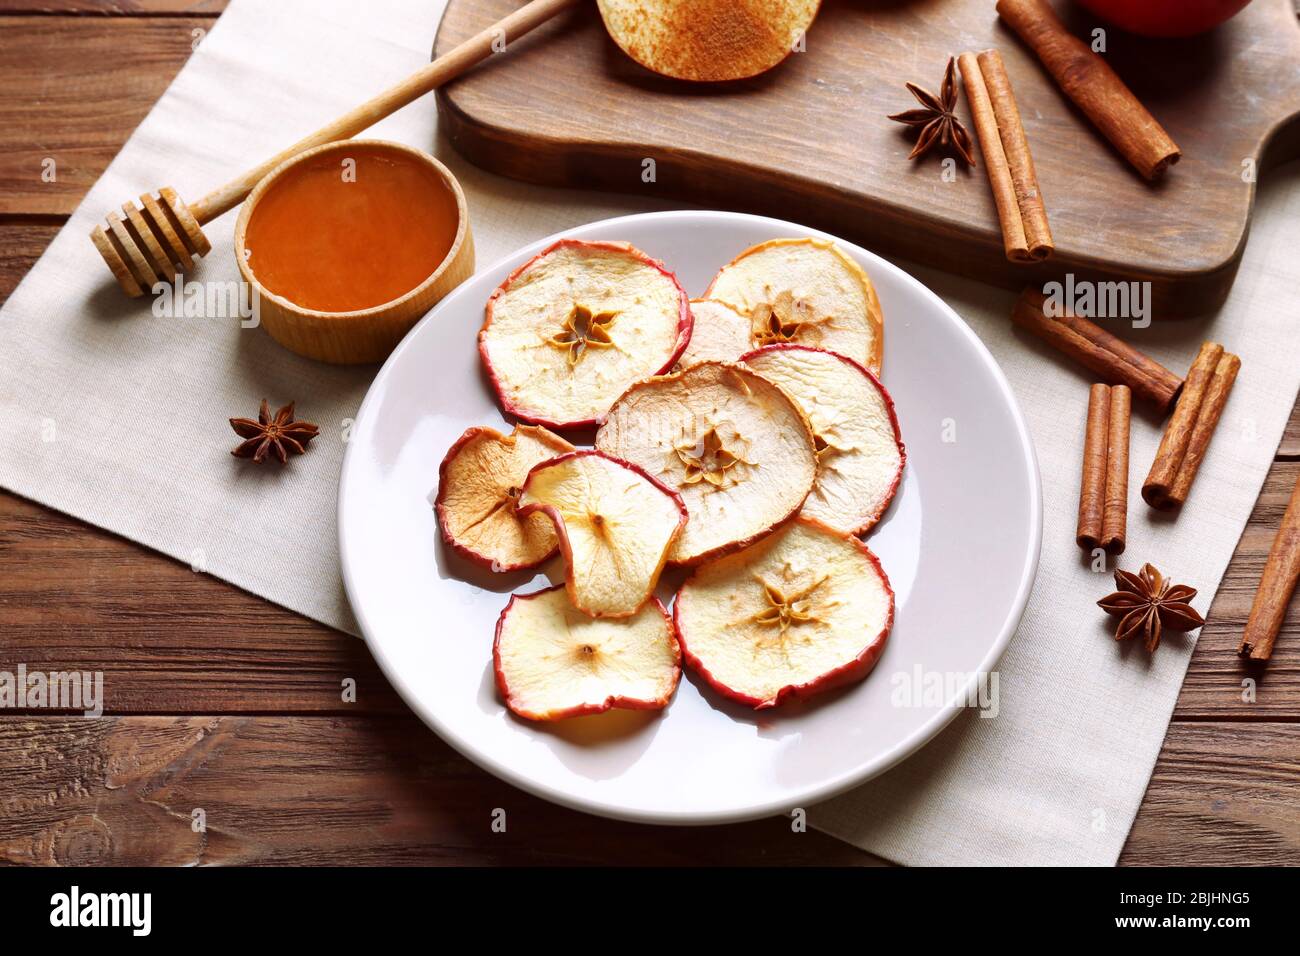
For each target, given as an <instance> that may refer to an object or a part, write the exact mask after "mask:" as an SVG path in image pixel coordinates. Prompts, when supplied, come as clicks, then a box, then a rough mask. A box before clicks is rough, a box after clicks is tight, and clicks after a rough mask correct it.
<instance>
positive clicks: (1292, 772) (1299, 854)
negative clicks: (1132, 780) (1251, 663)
mask: <svg viewBox="0 0 1300 956" xmlns="http://www.w3.org/2000/svg"><path fill="white" fill-rule="evenodd" d="M1297 731H1300V728H1298V727H1297V726H1296V724H1295V723H1235V722H1215V723H1206V724H1195V723H1174V724H1171V725H1170V727H1169V734H1168V736H1167V737H1166V738H1165V744H1164V748H1163V749H1162V751H1161V753H1160V760H1159V761H1158V762H1157V763H1156V770H1155V773H1154V774H1153V775H1152V777H1151V784H1150V786H1149V787H1148V788H1147V795H1146V799H1145V801H1143V804H1142V808H1141V809H1140V810H1139V811H1138V816H1137V820H1136V822H1135V823H1134V824H1133V829H1132V831H1130V833H1129V838H1128V843H1127V845H1126V846H1125V847H1124V852H1123V854H1121V856H1120V865H1122V866H1192V865H1194V866H1206V865H1214V866H1295V865H1296V864H1297V863H1300V849H1298V848H1300V787H1297V786H1296V781H1297V779H1300V732H1297Z"/></svg>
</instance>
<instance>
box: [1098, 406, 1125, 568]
mask: <svg viewBox="0 0 1300 956" xmlns="http://www.w3.org/2000/svg"><path fill="white" fill-rule="evenodd" d="M1094 387H1095V386H1094ZM1132 401H1133V398H1132V392H1131V391H1130V390H1129V388H1128V386H1127V385H1116V386H1114V387H1113V388H1111V390H1110V417H1109V421H1108V422H1107V431H1106V497H1105V500H1104V502H1103V505H1102V519H1101V546H1102V548H1103V549H1104V550H1105V551H1106V553H1107V554H1122V553H1123V552H1124V543H1125V534H1126V533H1127V530H1128V435H1129V423H1130V422H1131V421H1132V411H1133V410H1132Z"/></svg>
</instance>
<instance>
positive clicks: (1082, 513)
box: [1074, 385, 1110, 551]
mask: <svg viewBox="0 0 1300 956" xmlns="http://www.w3.org/2000/svg"><path fill="white" fill-rule="evenodd" d="M1109 432H1110V386H1109V385H1094V386H1093V387H1092V390H1091V391H1090V392H1089V393H1088V426H1087V430H1086V431H1085V432H1084V437H1083V476H1082V477H1081V479H1080V481H1079V522H1078V525H1077V526H1076V531H1075V535H1074V540H1075V541H1077V542H1078V543H1079V547H1081V548H1085V549H1087V550H1089V551H1091V550H1092V549H1093V548H1095V547H1097V545H1098V544H1099V543H1100V542H1101V534H1102V530H1101V529H1102V520H1103V512H1104V510H1105V500H1106V440H1107V436H1108V434H1109Z"/></svg>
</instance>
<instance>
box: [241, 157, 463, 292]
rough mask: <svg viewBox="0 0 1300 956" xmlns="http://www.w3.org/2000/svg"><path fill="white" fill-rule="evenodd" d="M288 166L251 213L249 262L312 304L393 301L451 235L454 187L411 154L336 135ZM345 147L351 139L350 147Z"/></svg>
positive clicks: (270, 282)
mask: <svg viewBox="0 0 1300 956" xmlns="http://www.w3.org/2000/svg"><path fill="white" fill-rule="evenodd" d="M337 145H338V146H339V147H342V148H339V149H331V150H327V151H324V152H322V153H320V154H318V155H313V156H310V157H308V158H306V159H304V160H303V161H302V162H299V163H296V164H294V165H293V166H291V167H289V168H287V169H285V170H284V171H283V173H282V174H281V175H279V176H277V177H276V178H275V180H274V181H273V182H272V183H270V185H269V188H268V189H267V190H266V192H265V193H264V194H263V195H262V196H261V197H260V199H259V201H258V202H257V204H256V208H254V209H253V211H252V215H251V216H250V217H249V219H248V223H247V227H246V230H245V233H244V237H243V239H244V241H243V247H244V255H245V263H246V265H247V266H248V268H249V269H250V270H251V271H252V273H253V275H254V276H256V278H257V281H258V282H259V283H260V284H261V285H262V287H263V288H264V289H266V290H267V291H268V292H271V293H273V294H275V295H277V296H279V297H281V298H283V299H287V300H288V301H289V302H292V303H294V304H295V305H298V306H301V307H302V308H305V309H312V310H314V311H317V312H356V311H361V310H364V309H372V308H375V307H376V306H380V305H383V304H385V303H387V302H392V301H393V300H395V299H399V298H401V297H402V296H404V295H406V294H407V293H408V292H410V291H411V290H412V289H415V288H416V287H417V286H419V285H420V284H421V283H422V282H424V281H425V280H426V279H428V278H429V276H430V275H432V274H433V272H434V270H435V269H437V268H438V266H439V264H440V263H441V262H442V261H443V259H444V258H446V256H447V253H448V252H449V251H450V249H451V247H452V244H453V243H454V242H455V240H456V234H457V229H458V227H459V225H460V217H459V212H458V208H457V201H456V196H455V194H454V193H453V192H452V191H451V190H450V189H449V188H448V186H447V183H446V182H445V181H444V180H443V179H442V178H441V177H440V176H439V175H438V172H437V170H436V169H434V168H432V167H431V166H430V165H429V164H428V163H426V162H422V161H421V160H420V158H419V157H418V156H417V155H413V154H411V153H408V152H406V151H404V150H399V149H393V148H390V147H387V146H385V145H384V144H382V143H373V142H371V143H349V144H337ZM348 147H351V148H348Z"/></svg>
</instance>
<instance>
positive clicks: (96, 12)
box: [0, 0, 229, 17]
mask: <svg viewBox="0 0 1300 956" xmlns="http://www.w3.org/2000/svg"><path fill="white" fill-rule="evenodd" d="M228 2H229V0H0V16H12V15H14V14H55V15H69V16H75V15H90V16H101V17H140V16H148V17H168V16H185V17H193V16H203V15H208V16H216V15H217V14H219V13H220V12H221V11H222V10H224V9H226V4H227V3H228Z"/></svg>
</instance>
